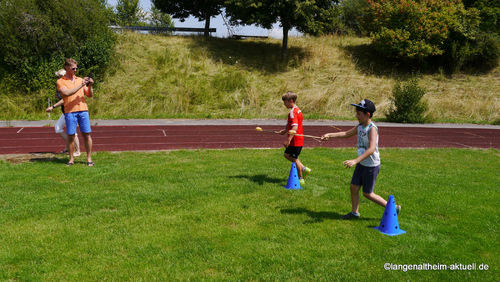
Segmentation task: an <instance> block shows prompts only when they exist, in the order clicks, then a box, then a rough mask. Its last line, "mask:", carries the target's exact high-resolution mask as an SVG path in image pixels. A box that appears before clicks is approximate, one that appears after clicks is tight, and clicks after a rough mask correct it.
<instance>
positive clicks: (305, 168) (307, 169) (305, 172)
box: [302, 166, 311, 178]
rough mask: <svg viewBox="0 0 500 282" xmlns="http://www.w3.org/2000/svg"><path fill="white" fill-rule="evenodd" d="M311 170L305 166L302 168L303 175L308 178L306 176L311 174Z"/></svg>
mask: <svg viewBox="0 0 500 282" xmlns="http://www.w3.org/2000/svg"><path fill="white" fill-rule="evenodd" d="M309 172H311V169H310V168H308V167H307V166H305V167H304V169H303V170H302V177H304V178H306V176H307V175H309Z"/></svg>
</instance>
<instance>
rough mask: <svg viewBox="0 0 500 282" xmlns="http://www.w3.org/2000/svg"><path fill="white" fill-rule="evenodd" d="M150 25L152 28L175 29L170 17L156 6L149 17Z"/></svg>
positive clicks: (152, 8)
mask: <svg viewBox="0 0 500 282" xmlns="http://www.w3.org/2000/svg"><path fill="white" fill-rule="evenodd" d="M148 25H149V26H152V27H174V23H173V22H172V18H171V17H170V15H168V14H165V13H163V12H162V11H160V10H159V9H158V8H156V7H155V6H154V5H153V6H152V7H151V13H149V15H148Z"/></svg>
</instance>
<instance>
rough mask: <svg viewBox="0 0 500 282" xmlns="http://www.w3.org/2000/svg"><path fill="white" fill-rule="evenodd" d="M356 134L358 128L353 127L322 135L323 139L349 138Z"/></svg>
mask: <svg viewBox="0 0 500 282" xmlns="http://www.w3.org/2000/svg"><path fill="white" fill-rule="evenodd" d="M356 134H358V128H357V127H353V128H351V129H349V130H348V131H341V132H333V133H326V134H324V135H323V136H321V140H330V138H349V137H352V136H354V135H356Z"/></svg>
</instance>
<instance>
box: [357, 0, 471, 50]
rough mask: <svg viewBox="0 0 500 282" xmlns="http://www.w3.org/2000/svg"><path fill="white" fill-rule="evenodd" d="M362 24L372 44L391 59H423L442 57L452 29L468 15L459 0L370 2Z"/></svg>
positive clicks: (384, 0) (380, 0) (386, 0)
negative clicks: (370, 37)
mask: <svg viewBox="0 0 500 282" xmlns="http://www.w3.org/2000/svg"><path fill="white" fill-rule="evenodd" d="M368 3H369V6H368V7H367V8H366V9H365V16H364V17H363V19H362V22H361V25H362V28H363V30H364V31H365V32H366V33H369V34H371V36H372V40H373V45H374V46H375V47H376V48H377V49H378V50H379V51H380V52H382V53H385V54H386V55H388V56H390V57H399V58H407V59H414V58H417V59H422V58H427V57H429V56H435V55H442V54H443V53H444V49H443V47H444V43H445V41H446V39H447V38H448V35H449V32H450V30H451V29H452V28H453V27H454V26H456V25H458V13H459V12H460V15H462V14H463V13H464V12H465V9H464V7H463V5H462V4H461V2H460V0H451V1H441V0H428V1H418V0H379V1H373V0H370V1H368Z"/></svg>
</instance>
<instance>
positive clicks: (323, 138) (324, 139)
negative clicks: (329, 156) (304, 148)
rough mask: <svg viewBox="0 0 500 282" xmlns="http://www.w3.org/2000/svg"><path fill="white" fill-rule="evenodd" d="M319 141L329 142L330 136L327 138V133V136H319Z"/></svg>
mask: <svg viewBox="0 0 500 282" xmlns="http://www.w3.org/2000/svg"><path fill="white" fill-rule="evenodd" d="M321 140H323V141H328V140H330V136H329V134H328V133H327V134H325V135H323V136H321Z"/></svg>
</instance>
